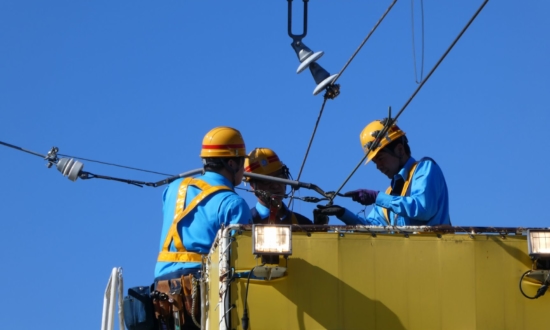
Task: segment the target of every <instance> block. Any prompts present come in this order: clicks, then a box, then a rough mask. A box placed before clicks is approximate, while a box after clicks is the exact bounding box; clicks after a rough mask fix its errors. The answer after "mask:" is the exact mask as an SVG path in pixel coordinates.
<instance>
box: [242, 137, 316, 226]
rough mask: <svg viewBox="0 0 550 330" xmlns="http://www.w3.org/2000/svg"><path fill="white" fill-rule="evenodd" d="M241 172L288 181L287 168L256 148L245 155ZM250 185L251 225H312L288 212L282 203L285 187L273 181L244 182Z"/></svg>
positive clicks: (275, 157) (249, 179) (253, 180)
mask: <svg viewBox="0 0 550 330" xmlns="http://www.w3.org/2000/svg"><path fill="white" fill-rule="evenodd" d="M244 170H245V171H246V172H249V173H256V174H263V175H269V176H273V177H277V178H282V179H289V177H290V172H289V170H288V167H286V165H285V164H283V163H282V162H281V160H280V159H279V157H278V156H277V154H276V153H275V152H274V151H273V150H271V149H268V148H256V149H254V150H252V151H251V152H250V153H249V154H248V158H247V159H246V160H245V165H244ZM245 181H248V182H249V183H250V187H252V190H253V191H254V194H255V195H256V197H257V199H258V202H257V203H256V206H254V207H253V208H251V209H250V213H251V214H252V221H253V223H256V224H258V223H261V224H267V223H276V224H287V225H291V224H292V225H297V224H298V225H312V224H313V223H312V222H311V220H309V219H308V218H306V217H305V216H303V215H301V214H299V213H296V212H292V211H290V210H289V209H288V207H287V206H286V205H285V203H283V199H284V198H285V197H286V184H283V183H279V182H275V181H263V180H257V179H252V178H246V179H245Z"/></svg>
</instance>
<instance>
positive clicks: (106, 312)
mask: <svg viewBox="0 0 550 330" xmlns="http://www.w3.org/2000/svg"><path fill="white" fill-rule="evenodd" d="M119 278H120V285H119ZM122 290H123V288H122V268H117V267H115V268H113V270H112V271H111V276H110V277H109V282H107V287H106V288H105V296H104V297H103V314H102V316H101V330H113V328H114V325H113V323H114V322H113V319H114V315H115V306H116V294H117V292H118V294H119V322H120V323H119V326H120V329H121V330H124V312H123V302H122Z"/></svg>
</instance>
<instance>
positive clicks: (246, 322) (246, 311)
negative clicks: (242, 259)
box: [241, 264, 264, 330]
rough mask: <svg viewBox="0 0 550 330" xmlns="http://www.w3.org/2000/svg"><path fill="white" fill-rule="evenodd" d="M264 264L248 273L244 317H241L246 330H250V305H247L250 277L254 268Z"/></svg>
mask: <svg viewBox="0 0 550 330" xmlns="http://www.w3.org/2000/svg"><path fill="white" fill-rule="evenodd" d="M263 265H264V264H261V265H259V266H254V267H253V268H252V269H251V270H250V273H248V280H247V281H246V292H245V294H244V305H243V307H244V312H243V317H242V318H241V323H242V326H243V329H244V330H248V320H249V318H248V307H247V304H248V288H249V287H250V277H251V276H252V273H253V272H254V269H256V267H262V266H263Z"/></svg>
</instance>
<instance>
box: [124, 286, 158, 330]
mask: <svg viewBox="0 0 550 330" xmlns="http://www.w3.org/2000/svg"><path fill="white" fill-rule="evenodd" d="M151 288H152V286H136V287H133V288H129V289H128V295H127V296H126V297H124V301H123V302H124V323H125V324H126V328H128V330H155V329H157V324H156V319H155V313H154V310H153V301H152V299H151V297H150V293H151Z"/></svg>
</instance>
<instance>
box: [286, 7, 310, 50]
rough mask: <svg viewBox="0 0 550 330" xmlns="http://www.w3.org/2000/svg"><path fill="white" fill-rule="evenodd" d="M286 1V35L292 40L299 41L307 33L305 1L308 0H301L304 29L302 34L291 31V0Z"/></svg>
mask: <svg viewBox="0 0 550 330" xmlns="http://www.w3.org/2000/svg"><path fill="white" fill-rule="evenodd" d="M287 1H288V36H289V37H291V38H292V40H294V42H296V43H299V42H300V41H302V39H303V38H304V37H305V36H306V35H307V3H308V2H309V0H303V2H304V29H303V30H302V34H293V33H292V0H287Z"/></svg>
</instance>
